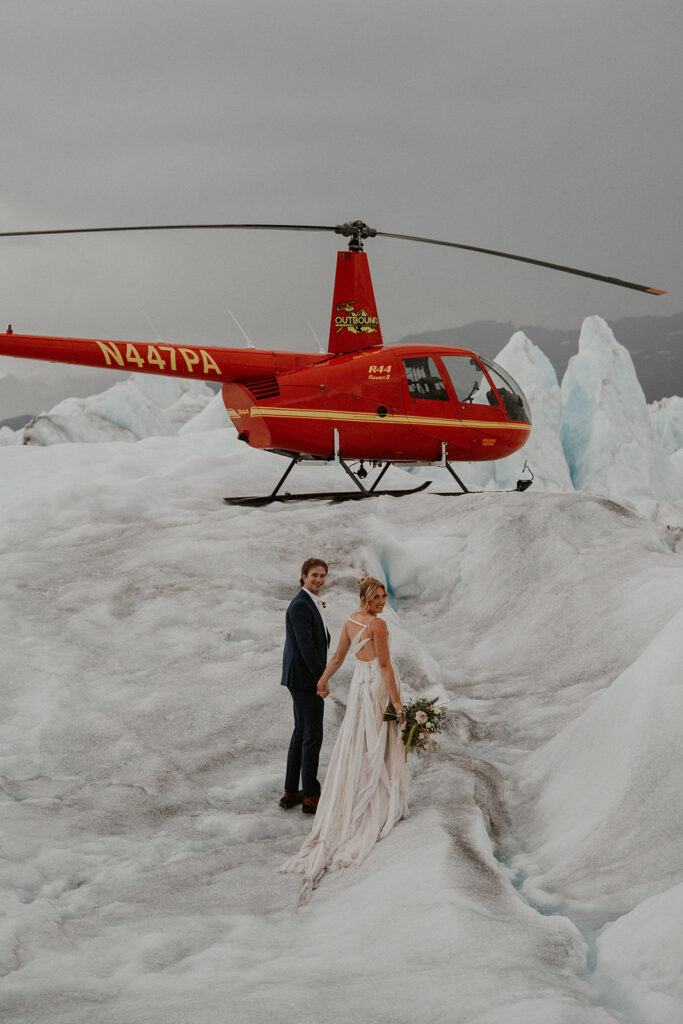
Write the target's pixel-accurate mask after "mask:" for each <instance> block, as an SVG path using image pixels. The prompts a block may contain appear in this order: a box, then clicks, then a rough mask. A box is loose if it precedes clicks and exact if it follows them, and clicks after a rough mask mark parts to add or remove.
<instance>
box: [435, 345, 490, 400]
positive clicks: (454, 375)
mask: <svg viewBox="0 0 683 1024" xmlns="http://www.w3.org/2000/svg"><path fill="white" fill-rule="evenodd" d="M442 358H443V361H444V365H445V367H446V370H447V371H448V376H449V377H450V378H451V383H452V385H453V389H454V391H455V393H456V395H457V396H458V400H459V401H460V402H462V403H463V404H464V405H498V399H497V398H496V393H495V391H494V390H493V388H492V387H491V385H490V383H489V382H488V380H487V379H486V374H485V373H484V371H483V370H482V368H481V366H480V365H479V363H478V362H477V360H476V359H474V358H473V357H472V356H442Z"/></svg>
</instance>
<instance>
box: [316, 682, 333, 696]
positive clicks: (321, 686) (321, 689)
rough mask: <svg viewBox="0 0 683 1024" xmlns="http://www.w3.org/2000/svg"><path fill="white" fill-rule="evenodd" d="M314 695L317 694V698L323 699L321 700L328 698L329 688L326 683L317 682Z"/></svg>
mask: <svg viewBox="0 0 683 1024" xmlns="http://www.w3.org/2000/svg"><path fill="white" fill-rule="evenodd" d="M316 693H317V694H318V696H319V697H323V698H325V697H329V695H330V688H329V686H328V685H327V683H323V682H319V683H318V687H317V689H316Z"/></svg>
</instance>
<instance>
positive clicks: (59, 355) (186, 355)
mask: <svg viewBox="0 0 683 1024" xmlns="http://www.w3.org/2000/svg"><path fill="white" fill-rule="evenodd" d="M0 356H14V357H16V358H18V359H39V360H45V361H47V362H52V363H70V364H72V365H76V366H94V367H97V368H100V369H110V370H124V371H125V372H127V373H151V374H160V375H162V376H164V377H184V378H186V379H188V380H207V381H215V382H216V383H220V384H225V383H229V382H232V381H238V380H244V379H246V378H250V377H257V376H261V375H267V374H277V373H285V372H287V371H289V370H295V369H300V368H302V367H305V366H309V365H312V364H314V363H317V362H319V361H320V360H321V359H325V358H327V357H326V356H321V355H320V354H318V355H313V354H310V353H303V352H283V351H279V352H269V351H262V350H258V349H248V348H246V349H234V348H215V347H213V348H203V347H200V346H198V345H166V344H162V343H161V342H157V343H156V344H154V345H152V344H148V343H147V342H130V341H108V340H103V339H97V338H56V337H52V336H43V335H36V334H14V333H13V332H12V331H11V329H10V330H8V331H7V333H5V334H2V335H0Z"/></svg>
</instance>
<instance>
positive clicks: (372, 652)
mask: <svg viewBox="0 0 683 1024" xmlns="http://www.w3.org/2000/svg"><path fill="white" fill-rule="evenodd" d="M386 600H387V592H386V590H385V589H384V585H383V584H382V583H380V582H379V580H376V579H373V578H372V577H370V576H365V577H364V578H363V579H362V580H361V581H360V602H361V606H360V609H359V610H358V611H357V612H354V614H353V615H352V616H351V617H350V618H348V619H347V620H346V622H345V624H344V628H343V630H342V634H341V638H340V640H339V646H338V647H337V650H336V651H335V652H334V654H333V655H332V657H331V658H330V661H329V663H328V665H327V668H326V669H325V671H324V673H323V674H322V676H321V677H320V679H319V681H318V693H319V694H320V696H321V697H327V696H329V692H330V689H329V686H328V681H329V679H330V678H331V677H332V676H333V675H334V673H335V672H336V671H337V669H338V668H339V667H340V666H341V664H342V662H343V661H344V658H345V657H346V655H347V653H348V651H349V650H351V652H352V653H353V655H354V658H355V668H354V672H353V679H352V680H351V688H350V690H349V698H348V703H347V707H346V715H345V716H344V721H343V722H342V726H341V729H340V730H339V735H338V736H337V741H336V743H335V745H334V750H333V751H332V756H331V758H330V765H329V768H328V770H327V776H326V778H325V783H324V785H323V789H322V793H321V796H320V802H319V804H318V808H317V811H316V816H315V822H314V825H313V828H312V830H311V833H310V835H309V836H308V837H307V839H306V840H305V842H304V844H303V846H302V847H301V849H300V850H299V852H298V853H297V854H296V856H294V857H291V858H290V859H289V860H288V861H287V862H286V863H285V864H284V865H283V866H282V867H281V868H280V870H281V871H296V872H299V873H301V874H303V876H304V884H303V889H302V892H301V897H300V900H299V904H300V905H301V904H302V903H305V902H307V900H308V899H309V897H310V895H311V892H312V891H313V889H315V888H316V886H317V884H318V882H319V881H320V878H321V877H322V875H323V874H324V872H325V871H333V870H336V869H339V868H345V867H348V866H349V865H350V864H360V863H361V861H362V860H363V859H364V858H365V857H366V856H367V855H368V853H369V852H370V850H371V849H372V847H373V846H374V844H375V843H376V842H377V841H378V840H379V839H384V837H385V836H386V835H388V834H389V832H391V830H392V828H393V827H394V825H395V824H396V822H397V821H399V820H400V819H401V818H403V817H404V816H405V815H406V814H407V812H408V771H407V767H406V765H405V763H404V757H403V742H402V738H401V733H400V727H399V725H398V724H397V723H396V722H385V721H384V720H383V716H384V712H385V710H386V707H387V704H388V703H389V701H391V703H392V704H393V705H394V708H395V709H396V711H397V713H398V714H399V716H400V717H403V716H404V710H403V704H402V701H401V695H400V684H399V680H398V677H397V674H396V671H395V669H394V666H393V665H392V662H391V655H390V653H389V631H388V629H387V625H386V623H385V622H384V621H383V620H382V619H379V618H377V616H378V615H379V614H381V612H382V611H383V610H384V605H385V604H386Z"/></svg>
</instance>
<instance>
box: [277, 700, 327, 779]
mask: <svg viewBox="0 0 683 1024" xmlns="http://www.w3.org/2000/svg"><path fill="white" fill-rule="evenodd" d="M289 692H290V694H291V696H292V702H293V704H294V732H293V733H292V739H291V740H290V743H289V752H288V754H287V773H286V775H285V790H286V791H287V792H288V793H297V792H298V790H299V776H301V789H302V792H303V795H304V796H320V783H319V782H318V760H319V758H320V747H321V745H322V741H323V715H324V713H325V701H324V700H323V698H322V697H319V696H318V694H317V693H309V692H307V691H305V690H290V691H289Z"/></svg>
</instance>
